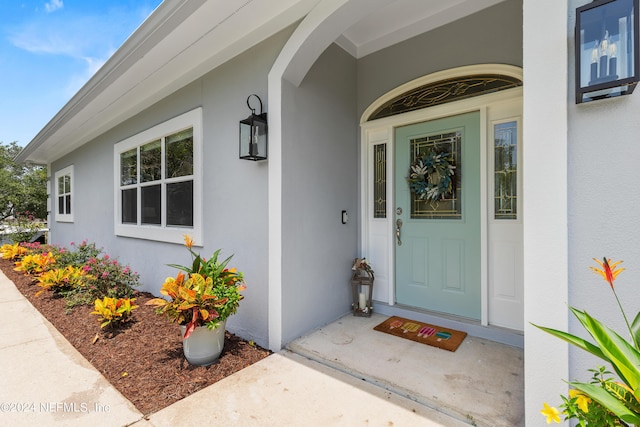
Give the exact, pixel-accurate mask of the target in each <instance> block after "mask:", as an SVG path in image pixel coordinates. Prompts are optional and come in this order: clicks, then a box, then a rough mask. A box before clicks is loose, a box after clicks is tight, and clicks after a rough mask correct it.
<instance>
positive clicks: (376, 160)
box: [373, 144, 387, 218]
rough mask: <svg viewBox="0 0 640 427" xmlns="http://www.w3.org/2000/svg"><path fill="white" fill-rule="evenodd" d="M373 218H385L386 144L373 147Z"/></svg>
mask: <svg viewBox="0 0 640 427" xmlns="http://www.w3.org/2000/svg"><path fill="white" fill-rule="evenodd" d="M373 217H374V218H386V217H387V144H376V145H374V146H373Z"/></svg>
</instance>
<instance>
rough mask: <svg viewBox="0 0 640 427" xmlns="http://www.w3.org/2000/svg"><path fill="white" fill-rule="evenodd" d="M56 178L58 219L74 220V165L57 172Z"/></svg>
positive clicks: (56, 216) (56, 210)
mask: <svg viewBox="0 0 640 427" xmlns="http://www.w3.org/2000/svg"><path fill="white" fill-rule="evenodd" d="M54 180H55V202H54V205H55V218H56V221H58V222H73V200H74V198H73V188H74V184H73V165H71V166H67V167H66V168H64V169H60V170H59V171H58V172H56V173H55V175H54Z"/></svg>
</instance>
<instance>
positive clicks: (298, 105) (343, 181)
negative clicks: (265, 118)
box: [282, 45, 359, 343]
mask: <svg viewBox="0 0 640 427" xmlns="http://www.w3.org/2000/svg"><path fill="white" fill-rule="evenodd" d="M355 79H356V61H355V59H354V58H353V57H351V56H350V55H348V54H347V53H346V52H344V51H343V50H342V49H341V48H339V47H338V46H336V45H332V46H330V47H329V48H328V49H327V50H326V51H325V52H324V53H323V54H322V55H321V56H320V57H319V58H318V60H317V61H316V63H315V64H314V65H313V67H312V68H311V70H310V71H309V73H308V74H307V76H306V77H305V79H304V80H303V81H302V84H301V85H300V86H299V87H294V86H293V85H292V84H290V83H289V82H286V81H284V82H283V94H282V100H283V101H282V104H283V112H282V117H283V136H282V144H283V146H282V148H283V149H282V152H283V159H282V165H283V177H282V181H283V184H282V187H283V188H282V212H283V218H282V224H283V227H282V228H283V236H282V256H283V274H282V276H283V277H282V295H283V302H282V324H283V333H282V340H283V343H287V342H289V341H290V340H292V339H294V338H296V337H298V336H300V335H301V334H303V333H304V332H307V331H309V330H310V329H313V328H316V327H318V326H321V325H323V324H326V323H328V322H330V321H332V320H335V319H336V318H338V317H340V316H342V315H344V314H346V313H348V311H349V309H350V298H351V297H350V292H351V290H350V287H349V277H350V272H351V270H350V269H351V262H352V261H353V258H354V257H355V256H356V255H357V246H358V242H357V236H358V227H359V224H358V213H357V206H358V197H359V196H358V195H359V191H358V149H357V133H358V127H357V123H358V120H357V117H356V80H355ZM342 210H347V211H348V213H349V221H348V222H347V224H342V223H341V211H342Z"/></svg>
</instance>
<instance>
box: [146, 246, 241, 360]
mask: <svg viewBox="0 0 640 427" xmlns="http://www.w3.org/2000/svg"><path fill="white" fill-rule="evenodd" d="M185 246H186V247H187V249H188V250H189V252H190V253H191V256H192V264H191V266H190V267H185V266H182V265H177V264H170V266H171V267H175V268H178V269H180V270H182V271H180V272H179V273H178V275H177V276H176V277H175V278H174V277H168V278H167V279H166V280H165V282H164V284H163V285H162V288H161V289H160V293H161V294H162V295H164V296H166V297H168V298H169V299H168V300H167V299H164V298H154V299H152V300H150V301H148V302H147V304H148V305H154V306H156V313H157V314H161V315H165V316H167V318H168V319H169V320H170V321H172V322H175V323H177V324H178V325H180V330H181V334H182V346H183V350H184V354H185V357H186V358H187V361H188V362H189V363H191V364H194V365H201V366H206V365H210V364H211V363H213V362H215V361H216V360H217V359H218V357H220V354H221V353H222V349H223V347H224V332H225V325H226V321H227V318H228V317H229V316H231V315H232V314H234V313H235V312H236V311H237V309H238V305H239V304H240V300H242V298H243V296H242V295H241V294H240V292H241V291H243V290H244V289H245V286H244V279H243V276H242V273H240V272H238V271H236V269H235V268H227V265H228V264H229V261H230V260H231V258H232V257H233V255H232V256H230V257H229V258H227V259H225V260H224V261H219V260H218V257H219V255H220V249H218V250H216V251H215V252H214V253H213V255H212V256H211V258H209V260H206V259H204V258H202V257H201V256H200V255H199V254H197V253H195V252H194V251H193V250H192V246H193V240H191V238H190V237H189V236H185ZM183 272H184V273H183ZM185 273H186V275H185Z"/></svg>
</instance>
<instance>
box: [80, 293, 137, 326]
mask: <svg viewBox="0 0 640 427" xmlns="http://www.w3.org/2000/svg"><path fill="white" fill-rule="evenodd" d="M135 300H136V299H135V298H111V297H104V298H102V299H99V298H98V299H96V300H95V302H94V310H93V311H92V312H91V314H95V315H97V316H100V319H99V320H100V322H101V323H100V327H101V328H104V327H106V326H111V327H113V328H117V327H120V326H122V325H123V324H124V323H126V322H128V321H129V320H131V312H132V311H133V310H135V309H136V308H138V306H137V305H135V304H134V302H135Z"/></svg>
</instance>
